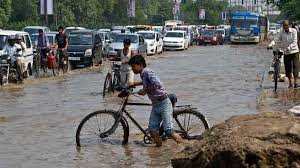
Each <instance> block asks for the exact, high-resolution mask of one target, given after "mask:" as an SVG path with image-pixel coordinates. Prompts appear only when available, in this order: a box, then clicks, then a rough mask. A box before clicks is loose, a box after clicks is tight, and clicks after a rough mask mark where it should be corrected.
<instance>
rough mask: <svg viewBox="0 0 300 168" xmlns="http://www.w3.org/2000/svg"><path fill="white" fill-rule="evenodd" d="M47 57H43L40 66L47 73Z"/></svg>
mask: <svg viewBox="0 0 300 168" xmlns="http://www.w3.org/2000/svg"><path fill="white" fill-rule="evenodd" d="M46 59H47V58H43V63H42V66H43V67H42V68H43V71H44V73H47V70H48V64H47V60H46Z"/></svg>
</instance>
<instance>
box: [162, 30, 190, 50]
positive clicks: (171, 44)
mask: <svg viewBox="0 0 300 168" xmlns="http://www.w3.org/2000/svg"><path fill="white" fill-rule="evenodd" d="M188 46H189V42H188V37H187V35H186V32H185V31H182V30H176V31H168V32H167V33H166V35H165V37H164V46H163V48H164V50H184V49H187V48H188Z"/></svg>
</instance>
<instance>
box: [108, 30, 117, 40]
mask: <svg viewBox="0 0 300 168" xmlns="http://www.w3.org/2000/svg"><path fill="white" fill-rule="evenodd" d="M118 34H119V33H113V32H111V33H109V35H110V38H111V39H112V40H113V41H115V39H116V37H117V35H118Z"/></svg>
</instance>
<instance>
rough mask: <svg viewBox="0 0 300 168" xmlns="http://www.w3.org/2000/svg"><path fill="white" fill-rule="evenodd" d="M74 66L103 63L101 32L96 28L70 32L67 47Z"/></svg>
mask: <svg viewBox="0 0 300 168" xmlns="http://www.w3.org/2000/svg"><path fill="white" fill-rule="evenodd" d="M67 53H68V58H69V62H70V65H71V67H72V68H74V67H76V66H79V65H86V66H91V65H95V64H98V63H100V64H101V63H102V43H101V34H100V33H99V32H98V31H94V30H76V31H72V32H70V34H69V45H68V49H67Z"/></svg>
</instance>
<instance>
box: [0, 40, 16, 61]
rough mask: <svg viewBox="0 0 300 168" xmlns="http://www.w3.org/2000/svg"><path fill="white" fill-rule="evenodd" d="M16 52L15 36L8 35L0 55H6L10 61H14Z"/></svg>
mask: <svg viewBox="0 0 300 168" xmlns="http://www.w3.org/2000/svg"><path fill="white" fill-rule="evenodd" d="M16 51H17V48H16V45H15V36H14V35H10V36H8V37H7V43H6V44H5V46H4V47H3V50H2V51H1V55H7V56H8V58H10V59H11V61H13V62H14V61H16V57H15V53H16Z"/></svg>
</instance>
